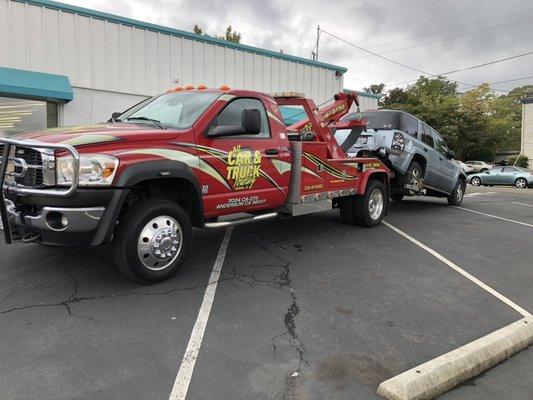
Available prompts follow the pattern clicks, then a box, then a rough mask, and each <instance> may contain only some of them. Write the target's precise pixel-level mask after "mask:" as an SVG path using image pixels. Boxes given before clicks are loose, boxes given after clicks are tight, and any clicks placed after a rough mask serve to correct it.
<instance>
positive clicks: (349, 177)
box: [303, 152, 358, 180]
mask: <svg viewBox="0 0 533 400" xmlns="http://www.w3.org/2000/svg"><path fill="white" fill-rule="evenodd" d="M303 156H304V157H305V158H307V159H308V160H309V161H311V162H312V163H313V164H315V165H321V166H322V167H323V168H324V170H325V171H326V172H327V173H329V174H330V175H333V176H335V177H336V178H341V179H346V180H354V179H358V177H357V176H354V175H350V174H347V173H346V172H345V171H340V170H338V169H336V168H335V167H332V166H331V165H329V164H328V163H326V162H324V161H322V160H321V159H320V158H318V157H317V156H315V155H313V154H310V153H306V152H303Z"/></svg>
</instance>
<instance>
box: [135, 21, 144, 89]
mask: <svg viewBox="0 0 533 400" xmlns="http://www.w3.org/2000/svg"><path fill="white" fill-rule="evenodd" d="M133 42H134V43H135V46H134V48H133V93H148V90H147V89H146V31H143V30H140V29H137V28H134V29H133Z"/></svg>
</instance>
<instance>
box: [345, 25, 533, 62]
mask: <svg viewBox="0 0 533 400" xmlns="http://www.w3.org/2000/svg"><path fill="white" fill-rule="evenodd" d="M530 21H531V17H529V18H526V19H523V20H517V21H513V22H515V23H509V22H507V23H505V24H501V25H496V26H491V27H488V28H483V29H478V30H477V31H471V32H465V33H462V34H459V35H455V36H449V37H446V38H442V39H437V40H432V41H430V42H424V43H419V44H414V45H411V46H406V47H400V48H398V49H392V50H387V51H382V52H379V53H378V54H380V55H383V54H390V53H396V52H398V51H403V50H409V49H414V48H418V47H423V46H429V45H431V44H435V43H440V42H445V41H448V40H452V39H458V38H461V37H464V36H468V35H473V34H476V33H480V32H486V31H490V30H493V29H495V28H501V27H509V26H516V25H520V24H523V23H526V22H530ZM369 57H372V55H367V56H361V57H355V58H345V59H343V60H339V62H343V61H356V60H361V59H363V58H369Z"/></svg>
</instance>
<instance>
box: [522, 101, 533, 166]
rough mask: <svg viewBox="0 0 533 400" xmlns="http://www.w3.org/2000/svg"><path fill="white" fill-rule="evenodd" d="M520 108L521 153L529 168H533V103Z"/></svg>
mask: <svg viewBox="0 0 533 400" xmlns="http://www.w3.org/2000/svg"><path fill="white" fill-rule="evenodd" d="M522 107H523V108H522V153H523V154H524V155H525V156H526V157H527V158H529V168H533V103H528V104H524V105H523V106H522Z"/></svg>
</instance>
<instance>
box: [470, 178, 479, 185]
mask: <svg viewBox="0 0 533 400" xmlns="http://www.w3.org/2000/svg"><path fill="white" fill-rule="evenodd" d="M470 184H471V185H472V186H480V185H481V178H478V177H477V176H475V177H473V178H472V179H471V180H470Z"/></svg>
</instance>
